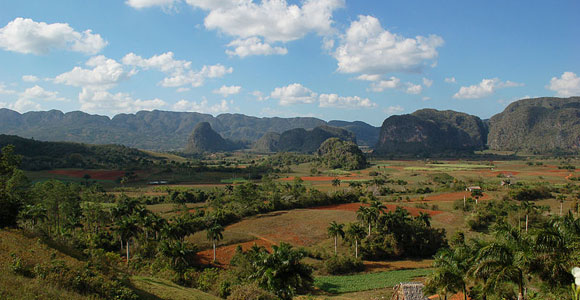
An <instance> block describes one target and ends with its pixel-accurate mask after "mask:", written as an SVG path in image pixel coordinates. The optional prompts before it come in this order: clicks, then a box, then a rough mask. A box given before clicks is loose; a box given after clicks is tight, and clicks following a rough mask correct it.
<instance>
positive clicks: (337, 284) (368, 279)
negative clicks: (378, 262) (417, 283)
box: [314, 269, 431, 294]
mask: <svg viewBox="0 0 580 300" xmlns="http://www.w3.org/2000/svg"><path fill="white" fill-rule="evenodd" d="M430 273H431V270H429V269H411V270H398V271H389V272H380V273H367V274H357V275H347V276H320V277H317V278H315V280H314V285H315V286H316V287H317V288H319V289H321V290H323V291H325V292H328V293H333V294H341V293H350V292H360V291H367V290H373V289H382V288H386V287H393V286H395V285H396V284H398V283H400V282H406V281H412V280H413V279H414V278H418V277H424V276H427V275H429V274H430Z"/></svg>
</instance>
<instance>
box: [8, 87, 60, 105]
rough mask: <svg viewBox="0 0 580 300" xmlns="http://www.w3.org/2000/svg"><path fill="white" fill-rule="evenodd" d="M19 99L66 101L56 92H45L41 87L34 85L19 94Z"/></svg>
mask: <svg viewBox="0 0 580 300" xmlns="http://www.w3.org/2000/svg"><path fill="white" fill-rule="evenodd" d="M19 99H28V100H31V99H39V100H45V101H67V99H66V98H64V97H60V96H59V95H58V92H52V91H47V90H45V89H43V88H42V87H40V86H38V85H35V86H33V87H31V88H28V89H26V90H25V91H24V92H22V93H20V98H19Z"/></svg>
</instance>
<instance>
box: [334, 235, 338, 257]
mask: <svg viewBox="0 0 580 300" xmlns="http://www.w3.org/2000/svg"><path fill="white" fill-rule="evenodd" d="M337 241H338V235H335V236H334V255H336V253H337V251H336V243H337Z"/></svg>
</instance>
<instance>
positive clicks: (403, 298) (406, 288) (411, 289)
mask: <svg viewBox="0 0 580 300" xmlns="http://www.w3.org/2000/svg"><path fill="white" fill-rule="evenodd" d="M424 287H425V285H423V284H422V283H420V282H401V283H399V284H397V285H396V286H395V287H394V288H393V289H394V291H395V292H394V293H393V297H391V300H429V298H427V297H425V295H423V288H424Z"/></svg>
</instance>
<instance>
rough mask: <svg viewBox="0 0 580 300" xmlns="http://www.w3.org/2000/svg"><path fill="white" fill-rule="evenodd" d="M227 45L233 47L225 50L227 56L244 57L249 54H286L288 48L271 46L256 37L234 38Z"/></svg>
mask: <svg viewBox="0 0 580 300" xmlns="http://www.w3.org/2000/svg"><path fill="white" fill-rule="evenodd" d="M228 47H235V49H234V50H233V51H232V50H226V54H227V55H229V56H239V57H242V58H244V57H246V56H250V55H274V54H275V55H286V54H287V53H288V49H286V48H284V47H272V46H271V45H270V44H268V43H262V41H261V40H260V38H258V37H250V38H247V39H236V40H234V41H232V42H230V43H229V44H228Z"/></svg>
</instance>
